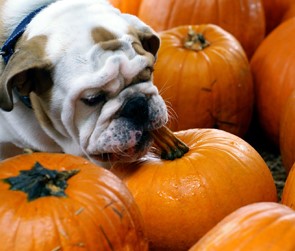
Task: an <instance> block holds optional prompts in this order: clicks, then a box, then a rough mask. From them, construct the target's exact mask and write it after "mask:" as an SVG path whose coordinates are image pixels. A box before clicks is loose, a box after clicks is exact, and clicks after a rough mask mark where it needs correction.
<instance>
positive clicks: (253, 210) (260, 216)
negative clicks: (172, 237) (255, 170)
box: [189, 202, 295, 251]
mask: <svg viewBox="0 0 295 251" xmlns="http://www.w3.org/2000/svg"><path fill="white" fill-rule="evenodd" d="M294 236H295V212H294V211H293V210H292V209H291V208H289V207H287V206H284V205H281V204H278V203H273V202H264V203H263V202H260V203H254V204H251V205H247V206H244V207H242V208H240V209H238V210H236V211H235V212H233V213H232V214H230V215H228V216H227V217H226V218H224V219H223V220H222V221H221V222H219V223H218V224H217V225H216V226H215V227H213V228H212V229H211V230H210V231H209V232H208V233H207V234H206V235H205V236H204V237H203V238H202V239H201V240H200V241H199V242H197V243H196V244H195V245H194V246H193V247H192V248H190V249H189V251H204V250H207V251H224V250H228V251H230V250H239V251H250V250H255V251H265V250H271V251H282V250H284V251H293V250H295V240H294Z"/></svg>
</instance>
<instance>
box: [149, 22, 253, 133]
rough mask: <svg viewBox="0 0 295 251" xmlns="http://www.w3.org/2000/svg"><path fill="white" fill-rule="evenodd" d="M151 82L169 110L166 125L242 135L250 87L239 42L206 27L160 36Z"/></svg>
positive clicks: (248, 117) (248, 116)
mask: <svg viewBox="0 0 295 251" xmlns="http://www.w3.org/2000/svg"><path fill="white" fill-rule="evenodd" d="M160 38H161V46H160V49H159V52H158V60H157V62H156V65H155V71H154V83H155V84H156V85H157V87H158V89H159V90H160V92H161V95H162V96H163V98H164V99H165V100H166V102H167V105H168V106H169V107H171V110H172V112H171V119H170V124H169V127H170V128H171V129H172V130H173V131H178V130H185V129H189V128H212V127H214V128H218V129H222V130H225V131H228V132H230V133H233V134H235V135H238V136H243V135H244V134H245V132H246V131H247V130H248V128H249V124H250V121H251V119H252V110H253V102H254V88H253V82H252V74H251V70H250V65H249V62H248V59H247V57H246V55H245V52H244V50H243V48H242V47H241V45H240V43H239V42H238V41H237V40H236V39H235V38H234V37H233V36H232V35H231V34H229V33H228V32H226V31H225V30H223V29H222V28H220V27H218V26H216V25H212V24H204V25H194V26H180V27H176V28H173V29H170V30H166V31H163V32H161V33H160Z"/></svg>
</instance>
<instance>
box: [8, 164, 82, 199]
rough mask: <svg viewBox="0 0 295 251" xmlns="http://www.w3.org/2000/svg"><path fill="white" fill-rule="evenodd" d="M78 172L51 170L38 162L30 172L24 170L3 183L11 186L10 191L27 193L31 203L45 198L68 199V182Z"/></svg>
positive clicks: (74, 170)
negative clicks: (66, 190)
mask: <svg viewBox="0 0 295 251" xmlns="http://www.w3.org/2000/svg"><path fill="white" fill-rule="evenodd" d="M78 172H79V170H76V169H73V170H67V171H56V170H50V169H47V168H45V167H43V166H42V165H41V164H40V163H38V162H36V163H35V165H34V166H33V167H32V168H31V169H30V170H22V171H20V173H19V175H18V176H15V177H10V178H6V179H4V180H3V181H4V182H6V183H8V184H9V185H10V190H14V191H23V192H24V193H26V194H27V196H28V200H29V201H32V200H35V199H38V198H41V197H45V196H57V197H66V194H65V189H66V188H67V186H68V184H67V180H68V179H69V178H71V177H72V176H74V175H75V174H77V173H78Z"/></svg>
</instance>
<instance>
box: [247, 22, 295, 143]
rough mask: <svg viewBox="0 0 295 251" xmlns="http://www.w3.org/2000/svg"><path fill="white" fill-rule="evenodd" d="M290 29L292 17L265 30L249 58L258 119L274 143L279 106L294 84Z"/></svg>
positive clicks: (292, 29)
mask: <svg viewBox="0 0 295 251" xmlns="http://www.w3.org/2000/svg"><path fill="white" fill-rule="evenodd" d="M294 33H295V18H291V19H289V20H288V21H285V22H284V23H282V24H281V25H279V26H278V27H277V28H276V29H275V30H273V32H271V33H270V34H269V36H268V37H267V38H266V39H265V40H264V41H263V42H262V43H261V45H260V46H259V48H258V49H257V51H256V52H255V54H254V55H253V58H252V60H251V69H252V73H253V80H254V88H255V97H256V102H255V104H256V110H257V114H258V120H259V123H260V125H261V128H262V129H263V130H264V132H265V134H266V136H267V137H268V138H269V139H270V140H271V141H272V142H273V143H274V145H276V146H278V145H279V127H280V119H281V116H282V112H283V108H284V106H285V105H286V102H287V100H288V97H289V96H290V95H291V93H292V91H293V90H294V88H295V82H294V70H295V64H294V60H295V53H293V51H294V43H295V37H294ZM274 45H275V49H274Z"/></svg>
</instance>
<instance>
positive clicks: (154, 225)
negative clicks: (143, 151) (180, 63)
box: [112, 129, 277, 251]
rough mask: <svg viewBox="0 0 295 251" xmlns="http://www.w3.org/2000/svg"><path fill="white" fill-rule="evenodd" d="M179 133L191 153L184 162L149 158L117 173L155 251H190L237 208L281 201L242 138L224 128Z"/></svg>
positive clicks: (118, 166)
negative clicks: (131, 198) (126, 188)
mask: <svg viewBox="0 0 295 251" xmlns="http://www.w3.org/2000/svg"><path fill="white" fill-rule="evenodd" d="M175 134H176V136H177V137H178V138H179V139H180V140H182V141H183V142H184V143H186V144H187V145H188V147H189V148H190V149H189V151H188V152H187V153H186V154H185V155H184V156H183V157H182V158H178V159H175V160H173V161H170V160H162V159H160V158H159V157H158V156H157V155H151V156H149V155H148V156H146V158H145V159H144V160H142V161H140V162H138V163H132V164H129V165H122V164H116V165H114V166H113V169H112V171H113V172H114V173H116V174H117V175H118V176H119V177H121V178H122V179H123V181H124V182H125V184H126V185H127V187H128V188H129V190H130V191H131V193H132V194H133V196H134V198H135V201H136V202H137V204H138V206H139V208H140V211H141V213H142V216H143V218H144V222H145V226H146V230H147V235H148V238H149V240H150V244H151V247H152V248H154V250H170V251H171V250H187V249H188V248H189V247H191V246H192V245H193V244H194V243H195V242H196V240H198V239H199V238H201V237H202V236H203V235H204V234H205V233H206V232H207V231H209V230H210V229H211V228H212V227H213V226H214V225H215V224H216V223H217V222H219V221H220V220H221V219H222V218H223V217H225V216H226V215H228V214H229V213H231V212H232V211H234V210H236V209H237V208H239V207H241V206H243V205H246V204H249V203H253V202H259V201H277V194H276V187H275V184H274V180H273V178H272V175H271V173H270V171H269V169H268V167H267V165H266V163H265V162H264V161H263V159H262V158H261V156H260V155H259V154H258V153H257V152H256V151H255V150H254V148H252V147H251V146H250V145H249V144H248V143H246V142H245V141H243V140H242V139H240V138H239V137H237V136H235V135H233V134H230V133H227V132H225V131H222V130H218V129H191V130H186V131H181V132H178V133H175Z"/></svg>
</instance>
